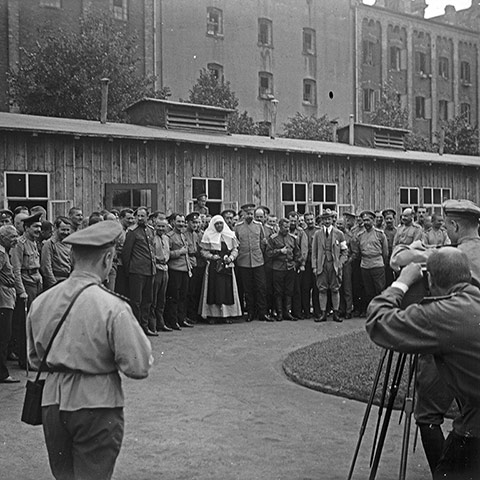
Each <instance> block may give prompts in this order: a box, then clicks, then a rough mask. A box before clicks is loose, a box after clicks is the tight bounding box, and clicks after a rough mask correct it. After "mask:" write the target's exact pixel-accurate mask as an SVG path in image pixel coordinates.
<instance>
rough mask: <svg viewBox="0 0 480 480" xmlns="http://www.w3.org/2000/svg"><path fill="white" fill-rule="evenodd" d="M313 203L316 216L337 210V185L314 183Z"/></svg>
mask: <svg viewBox="0 0 480 480" xmlns="http://www.w3.org/2000/svg"><path fill="white" fill-rule="evenodd" d="M312 203H313V210H314V213H315V216H317V215H320V214H321V213H322V211H323V210H325V209H326V208H330V210H336V209H337V185H336V184H334V183H313V184H312Z"/></svg>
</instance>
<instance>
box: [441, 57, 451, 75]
mask: <svg viewBox="0 0 480 480" xmlns="http://www.w3.org/2000/svg"><path fill="white" fill-rule="evenodd" d="M438 76H439V77H440V78H443V79H444V80H447V79H448V78H450V61H449V59H448V57H444V56H441V57H438Z"/></svg>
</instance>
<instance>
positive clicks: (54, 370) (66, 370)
mask: <svg viewBox="0 0 480 480" xmlns="http://www.w3.org/2000/svg"><path fill="white" fill-rule="evenodd" d="M42 371H43V370H42ZM45 371H46V372H48V373H81V374H82V375H110V373H115V372H116V371H117V370H112V371H111V372H101V373H89V372H84V371H83V370H76V369H72V368H66V367H48V369H47V370H45Z"/></svg>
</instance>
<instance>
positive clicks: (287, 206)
mask: <svg viewBox="0 0 480 480" xmlns="http://www.w3.org/2000/svg"><path fill="white" fill-rule="evenodd" d="M281 188H282V204H283V215H284V216H285V217H286V216H287V215H288V212H291V211H292V210H295V211H297V212H299V213H305V212H306V211H307V184H306V183H291V182H282V187H281Z"/></svg>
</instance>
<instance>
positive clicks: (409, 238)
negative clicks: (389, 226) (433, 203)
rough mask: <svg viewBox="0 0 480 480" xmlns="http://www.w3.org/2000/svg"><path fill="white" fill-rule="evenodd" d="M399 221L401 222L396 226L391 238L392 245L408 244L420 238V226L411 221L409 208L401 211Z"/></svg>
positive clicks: (411, 212)
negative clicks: (395, 231)
mask: <svg viewBox="0 0 480 480" xmlns="http://www.w3.org/2000/svg"><path fill="white" fill-rule="evenodd" d="M401 221H402V224H401V225H400V226H399V227H398V229H397V233H396V234H395V237H394V238H393V247H396V246H397V245H410V244H411V243H413V242H414V241H415V240H421V239H422V234H423V230H422V227H421V226H420V225H418V223H415V222H414V221H413V210H412V209H411V208H406V209H405V210H404V211H403V212H402V218H401Z"/></svg>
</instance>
